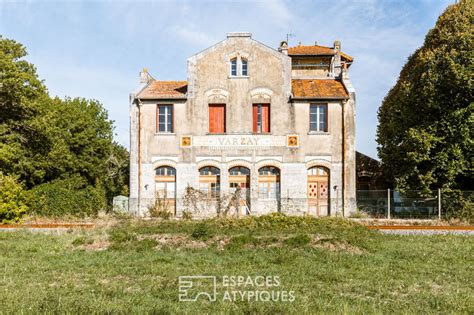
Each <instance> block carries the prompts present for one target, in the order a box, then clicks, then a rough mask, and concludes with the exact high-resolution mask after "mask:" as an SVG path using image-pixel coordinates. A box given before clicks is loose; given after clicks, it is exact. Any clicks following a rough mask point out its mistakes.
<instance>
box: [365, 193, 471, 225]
mask: <svg viewBox="0 0 474 315" xmlns="http://www.w3.org/2000/svg"><path fill="white" fill-rule="evenodd" d="M446 195H447V194H446V193H443V191H442V190H440V189H439V190H434V191H430V192H425V191H418V190H409V191H403V192H401V191H397V190H390V189H387V190H358V191H357V193H356V200H357V201H356V202H357V213H358V214H360V215H362V216H368V217H372V218H385V219H445V218H447V217H448V216H449V213H448V212H447V209H446V208H447V207H446V200H444V199H443V196H446ZM460 198H462V199H464V200H466V202H468V203H470V204H471V205H472V204H473V203H472V202H473V200H474V192H473V191H463V192H461V195H460Z"/></svg>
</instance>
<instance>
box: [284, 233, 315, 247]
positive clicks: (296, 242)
mask: <svg viewBox="0 0 474 315" xmlns="http://www.w3.org/2000/svg"><path fill="white" fill-rule="evenodd" d="M310 242H311V237H310V236H309V235H307V234H298V235H296V236H293V237H289V238H287V239H286V240H285V241H284V243H285V245H288V246H291V247H303V246H306V245H308V244H309V243H310Z"/></svg>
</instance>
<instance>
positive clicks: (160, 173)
mask: <svg viewBox="0 0 474 315" xmlns="http://www.w3.org/2000/svg"><path fill="white" fill-rule="evenodd" d="M155 196H156V198H160V200H162V201H164V204H165V205H166V207H167V208H169V210H170V211H171V210H172V209H174V205H175V199H176V169H174V168H173V167H171V166H160V167H158V168H156V169H155ZM172 212H173V213H174V211H172Z"/></svg>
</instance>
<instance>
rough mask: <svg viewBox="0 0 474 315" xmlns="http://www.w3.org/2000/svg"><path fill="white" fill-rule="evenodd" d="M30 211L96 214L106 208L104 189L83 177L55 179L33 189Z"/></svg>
mask: <svg viewBox="0 0 474 315" xmlns="http://www.w3.org/2000/svg"><path fill="white" fill-rule="evenodd" d="M31 197H32V198H31V201H30V211H31V213H32V214H36V215H41V216H64V215H72V216H79V217H85V216H95V215H97V213H98V212H99V210H102V209H105V207H106V199H105V193H104V191H103V189H101V188H100V187H94V186H91V185H88V184H87V183H86V181H85V180H84V179H82V178H81V177H71V178H68V179H60V180H54V181H52V182H49V183H45V184H41V185H38V186H36V187H34V188H33V189H32V190H31Z"/></svg>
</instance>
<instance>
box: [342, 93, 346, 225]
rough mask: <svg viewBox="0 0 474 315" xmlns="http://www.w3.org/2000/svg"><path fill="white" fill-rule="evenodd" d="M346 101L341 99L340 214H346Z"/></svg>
mask: <svg viewBox="0 0 474 315" xmlns="http://www.w3.org/2000/svg"><path fill="white" fill-rule="evenodd" d="M346 103H347V100H344V101H342V103H341V108H342V154H341V156H342V192H341V197H342V216H343V217H345V216H346V213H345V212H346V205H345V202H346V201H345V199H346V198H345V195H346V125H345V119H344V107H345V105H346Z"/></svg>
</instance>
